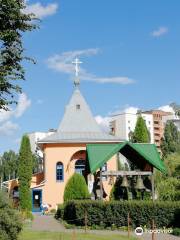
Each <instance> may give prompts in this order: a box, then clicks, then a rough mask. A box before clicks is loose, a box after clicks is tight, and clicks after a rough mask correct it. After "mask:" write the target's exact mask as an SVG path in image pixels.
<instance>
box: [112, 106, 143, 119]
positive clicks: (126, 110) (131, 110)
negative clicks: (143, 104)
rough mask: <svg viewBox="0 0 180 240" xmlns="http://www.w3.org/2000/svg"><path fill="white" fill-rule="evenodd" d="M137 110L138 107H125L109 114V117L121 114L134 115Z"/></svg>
mask: <svg viewBox="0 0 180 240" xmlns="http://www.w3.org/2000/svg"><path fill="white" fill-rule="evenodd" d="M138 110H139V108H138V107H133V106H128V105H126V106H125V107H124V108H121V109H119V110H116V111H114V112H111V113H110V115H111V116H114V115H117V114H121V113H130V114H136V113H137V111H138Z"/></svg>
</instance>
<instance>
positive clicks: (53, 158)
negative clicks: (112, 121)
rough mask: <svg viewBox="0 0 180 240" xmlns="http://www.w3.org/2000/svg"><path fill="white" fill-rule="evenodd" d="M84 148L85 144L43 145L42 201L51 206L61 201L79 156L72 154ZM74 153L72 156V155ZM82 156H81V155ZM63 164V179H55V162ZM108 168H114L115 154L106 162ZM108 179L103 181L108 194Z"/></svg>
mask: <svg viewBox="0 0 180 240" xmlns="http://www.w3.org/2000/svg"><path fill="white" fill-rule="evenodd" d="M81 150H86V144H56V145H55V144H46V145H45V146H44V154H45V186H44V187H43V194H42V196H43V199H42V201H43V202H44V203H48V204H50V205H51V206H52V208H56V206H57V204H59V203H63V195H64V188H65V185H66V183H67V181H68V179H69V178H70V177H71V176H72V175H73V173H74V172H75V166H74V164H75V160H76V159H78V158H79V156H76V155H74V154H75V153H76V152H78V151H81ZM73 155H74V157H72V156H73ZM82 157H83V156H82ZM59 161H60V162H62V163H63V164H64V181H62V182H57V181H56V163H57V162H59ZM107 168H108V170H116V168H117V164H116V156H114V157H113V158H112V159H111V160H109V161H108V163H107ZM108 181H109V179H108V180H107V181H103V185H104V189H105V192H106V193H107V194H108V195H109V193H110V190H111V188H112V186H111V185H108Z"/></svg>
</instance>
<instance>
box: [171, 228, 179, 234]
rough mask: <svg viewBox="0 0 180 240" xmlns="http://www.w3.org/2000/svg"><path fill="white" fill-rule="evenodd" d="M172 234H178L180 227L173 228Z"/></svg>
mask: <svg viewBox="0 0 180 240" xmlns="http://www.w3.org/2000/svg"><path fill="white" fill-rule="evenodd" d="M172 234H173V235H175V236H180V228H174V229H173V232H172Z"/></svg>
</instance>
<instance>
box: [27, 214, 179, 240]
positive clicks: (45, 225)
mask: <svg viewBox="0 0 180 240" xmlns="http://www.w3.org/2000/svg"><path fill="white" fill-rule="evenodd" d="M30 229H31V230H33V231H48V232H73V229H66V228H65V227H64V226H63V225H62V224H61V223H60V222H58V221H57V220H56V219H55V218H54V217H53V216H46V215H40V214H35V215H34V221H33V223H32V225H31V227H30ZM75 231H76V232H84V230H83V229H76V230H75ZM88 233H92V234H102V235H112V234H120V235H126V236H127V232H123V231H110V230H88ZM131 235H132V236H136V235H135V234H134V232H133V233H131ZM136 237H137V236H136ZM137 239H139V240H151V239H152V237H151V234H149V233H146V234H143V235H142V236H141V237H137ZM155 240H180V237H176V236H173V235H170V234H162V233H161V234H155Z"/></svg>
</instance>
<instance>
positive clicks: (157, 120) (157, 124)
mask: <svg viewBox="0 0 180 240" xmlns="http://www.w3.org/2000/svg"><path fill="white" fill-rule="evenodd" d="M144 113H145V114H151V115H152V117H153V130H154V143H155V144H156V146H157V147H158V148H160V146H161V140H162V138H163V135H164V127H165V124H164V121H163V118H164V117H168V116H171V115H172V113H171V112H164V111H162V110H150V111H146V112H144Z"/></svg>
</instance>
